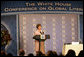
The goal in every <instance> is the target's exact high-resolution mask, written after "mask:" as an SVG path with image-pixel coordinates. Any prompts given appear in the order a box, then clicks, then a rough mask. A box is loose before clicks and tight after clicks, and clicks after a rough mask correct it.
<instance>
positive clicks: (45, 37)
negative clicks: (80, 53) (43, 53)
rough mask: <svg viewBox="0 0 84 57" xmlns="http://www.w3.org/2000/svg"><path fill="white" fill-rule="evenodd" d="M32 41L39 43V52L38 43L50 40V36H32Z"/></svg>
mask: <svg viewBox="0 0 84 57" xmlns="http://www.w3.org/2000/svg"><path fill="white" fill-rule="evenodd" d="M33 39H35V40H38V41H39V51H40V42H41V41H45V40H47V39H50V35H35V36H33Z"/></svg>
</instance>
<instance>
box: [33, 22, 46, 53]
mask: <svg viewBox="0 0 84 57" xmlns="http://www.w3.org/2000/svg"><path fill="white" fill-rule="evenodd" d="M41 27H42V26H41V24H37V25H36V28H37V30H36V31H35V33H34V35H41V34H44V32H42V30H41ZM35 51H36V54H37V52H38V51H39V41H38V40H35ZM40 51H41V52H42V53H43V54H44V53H45V50H44V41H41V42H40Z"/></svg>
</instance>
